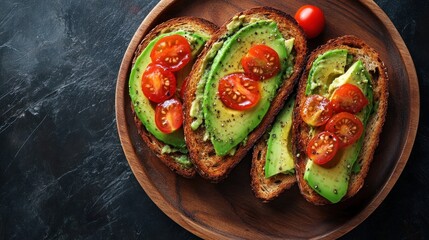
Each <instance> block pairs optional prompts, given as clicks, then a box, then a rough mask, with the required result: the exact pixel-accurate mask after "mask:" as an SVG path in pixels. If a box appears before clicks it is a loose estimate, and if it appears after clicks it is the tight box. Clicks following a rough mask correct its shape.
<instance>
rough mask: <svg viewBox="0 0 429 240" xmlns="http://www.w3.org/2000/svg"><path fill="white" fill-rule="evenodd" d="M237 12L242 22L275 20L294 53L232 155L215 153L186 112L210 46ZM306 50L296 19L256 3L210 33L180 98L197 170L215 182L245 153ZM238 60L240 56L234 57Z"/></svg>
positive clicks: (289, 88)
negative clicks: (264, 109)
mask: <svg viewBox="0 0 429 240" xmlns="http://www.w3.org/2000/svg"><path fill="white" fill-rule="evenodd" d="M239 16H241V17H240V19H242V20H243V22H244V23H249V22H251V21H253V20H254V19H255V18H258V19H270V20H273V21H275V22H276V23H277V25H278V28H279V30H280V32H281V33H282V34H283V36H284V37H285V39H289V38H295V43H294V46H293V50H292V54H293V55H294V66H293V72H292V74H291V76H290V77H289V78H287V79H284V81H283V84H282V85H281V86H280V87H279V89H278V90H277V95H276V97H275V98H274V99H273V100H272V102H271V105H270V108H269V109H268V112H267V113H266V115H265V116H264V118H263V119H262V122H261V123H260V124H259V126H257V127H256V128H255V129H254V130H253V131H252V132H251V133H250V134H249V135H248V137H247V141H246V142H245V143H241V144H239V145H238V146H237V148H236V151H235V153H234V154H233V155H226V156H218V155H216V153H215V150H214V148H213V145H212V143H211V141H210V140H207V139H205V137H204V135H205V131H206V129H205V127H204V124H203V125H201V126H200V127H199V128H198V129H196V130H195V131H194V130H192V128H191V123H192V121H193V118H192V117H191V116H190V111H191V106H192V102H193V101H194V100H195V98H196V94H195V93H196V91H197V88H198V84H199V82H200V79H201V77H202V75H203V72H204V70H205V67H206V62H207V61H206V58H207V57H208V55H209V54H208V53H209V51H210V49H211V48H212V46H216V43H218V42H221V41H223V40H224V39H225V38H227V37H228V34H229V31H228V29H227V28H228V24H230V23H231V22H233V20H234V19H237V18H238V17H239ZM306 53H307V40H306V37H305V35H304V33H303V31H302V30H301V28H300V27H299V26H298V24H297V23H296V21H295V20H294V19H293V18H292V17H291V16H289V15H287V14H286V13H284V12H281V11H279V10H275V9H273V8H269V7H259V8H253V9H249V10H247V11H244V12H241V13H238V14H237V15H236V16H235V18H231V19H230V20H229V21H227V22H226V23H225V24H224V25H223V26H222V27H221V28H220V29H219V30H218V31H217V32H216V34H215V35H214V36H213V38H212V40H211V41H210V42H209V44H208V45H206V47H205V49H204V50H203V52H202V53H201V55H200V56H199V58H198V60H197V62H196V63H195V65H194V68H193V69H192V72H191V74H190V78H189V81H188V82H187V86H186V91H185V96H184V98H185V101H184V111H185V114H184V116H185V120H184V131H185V138H186V143H187V146H188V149H189V153H190V156H191V161H192V162H193V163H194V165H195V167H196V169H197V171H198V173H199V174H200V175H201V176H202V177H203V178H206V179H208V180H210V181H212V182H218V181H220V180H222V179H224V178H226V177H227V175H228V173H229V172H230V171H231V170H232V169H233V168H234V167H235V166H236V165H237V164H238V163H239V162H240V161H241V159H242V158H243V157H244V156H245V155H246V153H247V152H248V151H249V150H250V149H251V148H252V146H253V145H254V144H255V142H256V141H257V140H258V139H259V138H260V137H261V136H262V135H263V134H264V132H265V130H266V129H267V127H268V126H269V125H270V124H271V123H272V122H273V120H274V118H275V116H276V115H277V113H278V112H279V111H280V109H281V108H282V106H283V104H284V101H285V99H286V98H287V97H288V96H289V94H290V93H291V92H292V90H293V87H294V84H295V83H296V81H297V79H298V78H299V75H300V73H301V70H302V68H303V66H304V61H305V56H306ZM237 61H240V59H237Z"/></svg>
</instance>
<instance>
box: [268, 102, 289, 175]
mask: <svg viewBox="0 0 429 240" xmlns="http://www.w3.org/2000/svg"><path fill="white" fill-rule="evenodd" d="M294 104H295V98H294V97H290V99H289V100H288V102H287V103H286V104H285V107H284V108H283V110H282V111H281V112H280V113H279V115H278V116H277V118H276V121H275V122H274V124H273V128H272V129H271V131H270V137H269V138H268V142H267V155H266V158H265V168H264V169H265V178H270V177H272V176H274V175H277V174H279V173H282V174H292V173H294V172H295V166H294V161H293V155H292V146H291V142H292V131H291V129H292V114H293V106H294Z"/></svg>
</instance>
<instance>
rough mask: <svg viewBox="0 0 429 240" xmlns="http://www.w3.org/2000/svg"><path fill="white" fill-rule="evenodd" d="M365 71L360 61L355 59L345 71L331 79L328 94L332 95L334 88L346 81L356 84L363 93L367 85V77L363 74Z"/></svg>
mask: <svg viewBox="0 0 429 240" xmlns="http://www.w3.org/2000/svg"><path fill="white" fill-rule="evenodd" d="M365 71H366V70H365V67H364V65H363V63H362V61H361V60H358V61H356V62H355V63H353V65H351V66H350V68H349V69H348V70H347V72H346V73H344V74H343V75H341V76H339V77H337V78H335V79H334V81H332V83H331V85H329V94H330V95H332V93H333V92H334V90H335V89H337V88H338V87H340V86H341V85H344V84H346V83H350V84H353V85H356V86H357V87H359V88H360V89H361V91H362V92H363V94H365V93H366V89H367V86H368V84H367V83H368V79H367V78H366V76H365Z"/></svg>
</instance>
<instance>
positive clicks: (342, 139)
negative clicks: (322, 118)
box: [325, 112, 364, 148]
mask: <svg viewBox="0 0 429 240" xmlns="http://www.w3.org/2000/svg"><path fill="white" fill-rule="evenodd" d="M343 119H346V121H347V122H350V123H352V125H351V126H350V127H344V128H339V125H338V124H340V123H341V122H340V121H342V120H343ZM325 130H326V131H329V132H332V133H334V134H335V135H336V136H337V138H338V140H339V141H338V142H339V144H340V145H339V147H340V148H344V147H347V146H350V145H352V144H353V143H355V142H356V141H358V140H359V138H360V137H361V136H362V134H363V130H364V126H363V124H362V121H361V120H360V119H359V118H357V117H356V116H355V115H353V114H351V113H349V112H341V113H338V114H336V115H334V116H333V117H332V118H331V119H329V121H328V123H326V126H325ZM344 131H346V133H347V135H346V133H344ZM353 132H354V133H353ZM352 133H353V135H351V134H352Z"/></svg>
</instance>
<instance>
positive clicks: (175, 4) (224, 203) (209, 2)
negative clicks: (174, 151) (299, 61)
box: [116, 0, 420, 239]
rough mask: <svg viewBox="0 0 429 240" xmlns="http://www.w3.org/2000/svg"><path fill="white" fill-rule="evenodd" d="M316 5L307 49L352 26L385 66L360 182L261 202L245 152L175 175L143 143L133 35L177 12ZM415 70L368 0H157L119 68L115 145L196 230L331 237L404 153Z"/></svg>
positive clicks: (160, 201)
mask: <svg viewBox="0 0 429 240" xmlns="http://www.w3.org/2000/svg"><path fill="white" fill-rule="evenodd" d="M306 3H310V4H315V5H318V6H319V7H321V8H322V9H323V10H324V12H325V15H326V19H327V24H326V29H325V31H324V33H323V34H322V35H321V36H320V37H318V38H317V39H314V40H311V41H309V44H310V50H312V49H313V48H314V47H316V46H317V45H320V44H323V43H325V42H326V41H327V40H328V39H330V38H335V37H338V36H341V35H345V34H354V35H356V36H359V37H360V38H362V39H364V40H365V41H366V42H367V43H368V44H369V45H370V46H372V47H373V48H375V49H376V50H377V51H378V52H379V53H380V54H381V57H382V59H383V60H384V62H385V64H386V66H387V67H388V74H389V77H390V82H389V92H390V97H389V107H388V114H387V120H386V123H385V126H384V131H383V133H382V135H381V138H380V144H379V147H378V148H377V150H376V153H375V156H374V162H373V164H372V167H371V169H370V172H369V174H368V177H367V179H366V183H365V185H364V187H363V189H362V190H361V191H360V192H359V193H358V194H357V195H356V196H355V197H353V198H351V199H349V200H347V201H345V202H343V203H340V204H336V205H332V206H322V207H320V206H313V205H312V204H310V203H307V202H306V201H305V200H304V198H303V197H301V195H300V194H299V191H298V188H297V187H296V186H295V187H293V188H292V189H291V190H290V191H287V192H286V193H285V194H283V195H282V196H281V197H280V198H279V199H277V200H275V201H274V202H271V203H269V204H263V203H261V202H260V201H258V200H257V199H256V198H255V197H254V196H253V194H252V191H251V188H250V176H249V170H250V156H247V157H246V158H245V159H244V160H243V161H242V162H241V163H240V164H239V165H238V166H237V167H236V168H235V169H234V170H233V171H232V173H231V174H230V176H229V177H228V178H227V179H226V180H225V181H224V182H222V183H219V184H211V183H209V182H207V181H204V180H203V179H201V178H199V177H197V178H196V179H193V180H189V179H184V178H181V177H179V176H177V175H175V174H173V173H172V172H170V170H169V169H167V167H165V166H164V165H163V164H162V163H161V162H160V161H159V160H158V159H157V158H156V157H155V155H154V154H152V153H151V152H150V151H149V150H148V148H147V147H146V146H145V145H144V143H143V142H142V140H141V139H140V137H139V135H138V134H137V131H136V128H135V126H134V123H133V119H132V115H131V109H130V98H129V95H128V91H127V90H128V87H127V86H128V85H127V82H128V76H129V72H130V69H131V60H132V58H133V54H134V52H135V50H136V48H137V45H138V44H139V42H140V41H141V40H142V39H143V37H144V35H145V34H146V33H147V32H148V31H149V30H150V29H151V28H152V27H153V26H155V25H156V24H158V23H160V22H162V21H165V20H167V19H170V18H173V17H177V16H197V17H203V18H206V19H208V20H210V21H212V22H214V23H216V24H218V25H222V24H223V22H225V21H226V20H227V19H229V18H230V17H232V16H233V15H234V14H235V13H237V12H239V11H242V10H244V9H248V8H251V7H256V6H264V5H266V6H271V7H274V8H277V9H280V10H282V11H285V12H287V13H290V14H291V15H293V14H294V13H295V12H296V10H297V9H298V8H299V7H300V6H301V5H303V4H306ZM418 89H419V88H418V81H417V75H416V72H415V68H414V64H413V61H412V59H411V57H410V54H409V52H408V49H407V48H406V46H405V44H404V42H403V40H402V38H401V37H400V35H399V33H398V31H397V30H396V28H395V27H394V25H393V24H392V22H391V21H390V20H389V18H388V17H387V16H386V14H385V13H384V12H383V11H382V10H381V9H380V8H379V7H378V6H377V5H376V4H375V3H374V2H372V1H370V0H362V1H336V0H332V1H317V2H316V1H301V0H299V1H284V0H276V1H216V0H201V1H191V0H177V1H174V0H165V1H161V2H160V3H159V4H158V5H157V6H156V7H155V8H154V9H153V10H152V11H151V12H150V14H149V15H148V16H147V17H146V19H145V20H144V21H143V22H142V24H141V25H140V27H139V29H138V30H137V32H136V33H135V35H134V37H133V39H132V40H131V42H130V44H129V46H128V49H127V51H126V53H125V56H124V58H123V61H122V65H121V68H120V70H119V75H118V82H117V88H116V119H117V126H118V131H119V136H120V139H121V143H122V147H123V149H124V152H125V155H126V157H127V159H128V162H129V164H130V166H131V169H132V171H133V173H134V175H135V176H136V178H137V180H138V181H139V183H140V184H141V186H142V187H143V188H144V190H145V191H146V193H147V194H148V195H149V197H150V198H151V199H152V200H153V201H154V202H155V203H156V204H157V206H158V207H159V208H160V209H161V210H162V211H164V212H165V213H166V214H167V215H168V216H169V217H170V218H172V219H173V220H174V221H176V222H177V223H178V224H180V225H181V226H182V227H184V228H186V229H187V230H189V231H191V232H192V233H194V234H196V235H198V236H200V237H203V238H215V239H218V238H252V239H254V238H257V239H259V238H270V239H272V238H327V237H329V238H336V237H339V236H342V235H343V234H345V233H347V232H348V231H350V230H351V229H353V228H354V227H355V226H357V225H358V224H359V223H361V222H362V221H363V220H364V219H365V218H366V217H368V215H369V214H371V213H372V212H373V211H374V210H375V208H376V207H377V206H378V205H380V203H381V202H382V201H383V199H384V198H385V197H386V195H387V194H388V193H389V191H390V190H391V189H392V187H393V185H394V184H395V182H396V180H397V179H398V177H399V175H400V174H401V172H402V170H403V168H404V166H405V164H406V162H407V160H408V157H409V155H410V152H411V149H412V146H413V143H414V138H415V135H416V130H417V125H418V119H419V109H420V107H419V104H420V103H419V90H418Z"/></svg>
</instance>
